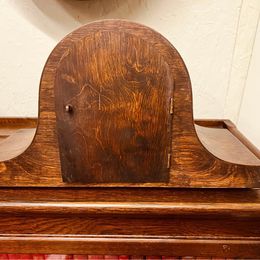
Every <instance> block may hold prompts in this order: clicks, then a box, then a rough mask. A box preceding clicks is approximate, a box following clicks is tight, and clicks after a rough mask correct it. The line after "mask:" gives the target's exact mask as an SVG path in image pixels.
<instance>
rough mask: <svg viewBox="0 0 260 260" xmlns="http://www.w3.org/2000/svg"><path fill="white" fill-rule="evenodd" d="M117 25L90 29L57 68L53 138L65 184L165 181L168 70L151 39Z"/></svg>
mask: <svg viewBox="0 0 260 260" xmlns="http://www.w3.org/2000/svg"><path fill="white" fill-rule="evenodd" d="M118 25H119V26H118V28H117V29H116V30H115V29H114V28H113V27H112V28H110V26H107V25H106V24H104V26H102V27H99V28H97V29H95V30H93V29H92V30H91V28H90V30H89V31H86V34H85V35H84V36H83V37H82V38H80V39H77V40H75V41H73V42H72V44H71V46H70V47H69V48H68V50H67V51H66V53H65V54H64V55H63V57H62V59H61V61H60V63H59V65H58V68H57V73H56V79H55V87H54V88H55V104H56V116H57V134H58V140H59V148H60V158H61V168H62V174H63V179H64V181H66V182H87V183H88V182H90V183H91V182H94V183H99V182H101V183H102V182H108V183H111V182H112V183H113V182H165V181H168V179H169V156H170V153H171V124H172V122H171V121H172V115H171V111H170V106H171V98H172V97H173V86H174V76H173V73H172V69H171V68H170V65H169V62H168V61H167V59H166V58H165V56H164V55H163V54H162V53H160V49H159V47H158V46H156V45H155V44H153V43H152V42H150V39H149V38H144V37H142V36H141V35H138V31H134V30H132V31H128V30H127V29H128V28H127V26H125V25H124V23H121V24H118Z"/></svg>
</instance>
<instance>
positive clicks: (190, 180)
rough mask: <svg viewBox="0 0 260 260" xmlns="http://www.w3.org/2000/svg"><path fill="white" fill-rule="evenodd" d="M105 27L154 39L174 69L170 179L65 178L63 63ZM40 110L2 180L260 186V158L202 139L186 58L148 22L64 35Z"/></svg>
mask: <svg viewBox="0 0 260 260" xmlns="http://www.w3.org/2000/svg"><path fill="white" fill-rule="evenodd" d="M102 31H109V32H114V31H123V32H124V33H126V34H130V35H134V36H135V37H137V38H138V39H140V41H142V42H149V46H153V48H154V49H155V50H156V52H157V55H158V56H159V57H161V58H162V59H163V60H164V61H165V63H166V64H167V68H168V69H169V70H168V72H167V74H165V73H164V75H170V78H172V79H173V80H174V91H173V100H174V102H173V106H174V107H173V111H174V113H173V115H172V125H171V129H172V132H171V133H172V134H171V139H172V141H171V149H172V157H171V167H170V169H169V180H168V182H167V181H157V182H149V181H148V182H145V183H134V181H132V182H131V181H130V182H128V183H126V182H111V183H107V184H106V183H97V182H95V183H91V184H84V183H83V182H81V183H80V184H79V183H77V184H67V183H64V182H63V180H62V172H61V162H60V156H59V146H58V138H57V131H56V119H57V118H56V114H55V111H56V109H55V94H54V87H55V84H56V80H57V73H58V68H59V64H60V62H61V61H62V59H63V58H64V55H65V56H66V55H68V53H69V50H70V49H71V48H72V46H74V45H75V43H76V42H82V41H85V40H84V39H86V38H87V37H90V38H91V37H92V36H93V34H95V33H97V32H102ZM91 35H92V36H91ZM144 46H145V44H144ZM156 64H157V63H156ZM156 64H154V65H156ZM157 65H158V64H157ZM158 69H163V68H158ZM105 71H106V70H105ZM205 73H206V72H205ZM102 79H103V78H102ZM157 80H158V82H161V81H160V80H159V79H157ZM77 91H78V90H77ZM166 96H167V95H166ZM166 96H165V97H166ZM64 105H65V104H64ZM166 106H167V105H166ZM39 110H40V111H39V122H38V127H37V131H36V136H35V138H34V140H33V143H32V144H31V145H30V147H29V148H28V149H27V150H26V151H25V152H24V153H22V154H21V155H20V156H18V157H16V158H14V159H11V160H7V161H4V162H1V167H0V171H1V178H0V185H1V186H53V187H57V186H75V185H78V186H79V185H84V186H86V187H87V186H97V185H98V186H103V187H104V186H114V187H116V186H129V187H130V186H143V187H160V186H163V187H215V188H216V187H259V179H260V167H259V165H260V164H254V165H242V164H239V163H234V162H233V163H231V162H228V161H225V160H224V159H222V158H217V157H216V156H214V155H213V154H212V153H211V152H210V151H208V150H207V149H206V148H205V147H204V146H203V145H202V143H201V141H200V139H199V138H198V136H197V133H196V130H195V127H194V123H193V114H192V98H191V83H190V78H189V75H188V72H187V69H186V67H185V64H184V62H183V61H182V59H181V57H180V55H179V54H178V52H177V51H176V50H175V49H174V47H173V46H172V45H171V44H170V43H169V42H168V41H167V40H166V39H165V38H163V37H162V36H161V35H160V34H158V33H156V32H155V31H153V30H151V29H150V28H147V27H145V26H142V25H139V24H135V23H131V22H126V21H118V20H107V21H100V22H96V23H92V24H89V25H86V26H83V27H81V28H80V29H78V30H76V31H75V32H73V33H71V34H69V35H68V36H67V37H65V38H64V39H63V40H62V41H61V42H60V43H59V44H58V45H57V47H56V48H55V49H54V50H53V52H52V53H51V55H50V57H49V59H48V61H47V63H46V66H45V68H44V71H43V74H42V79H41V85H40V108H39ZM147 134H148V133H147ZM147 137H148V136H147ZM120 176H121V175H120ZM153 180H154V179H153Z"/></svg>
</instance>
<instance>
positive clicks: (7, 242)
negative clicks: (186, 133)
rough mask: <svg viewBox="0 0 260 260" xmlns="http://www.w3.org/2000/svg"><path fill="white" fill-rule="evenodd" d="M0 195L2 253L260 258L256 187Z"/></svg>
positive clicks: (37, 191) (69, 190)
mask: <svg viewBox="0 0 260 260" xmlns="http://www.w3.org/2000/svg"><path fill="white" fill-rule="evenodd" d="M0 192H1V195H2V199H1V203H0V217H1V222H0V230H1V234H0V242H1V244H0V245H1V246H0V252H1V253H6V252H8V253H18V252H19V253H25V252H27V253H73V254H79V253H82V254H108V253H110V254H111V253H112V252H113V253H114V254H137V255H140V254H147V255H150V254H155V255H157V254H159V253H160V254H164V255H172V254H173V252H175V254H177V255H193V256H204V257H240V258H257V257H258V256H259V252H260V251H259V250H260V221H259V217H258V216H259V208H260V200H259V198H260V196H259V191H258V190H247V189H244V190H243V192H241V190H239V189H230V190H227V189H226V190H225V189H217V190H215V189H211V190H209V189H203V190H201V189H158V188H157V189H155V188H151V189H143V188H128V189H126V188H121V189H119V188H102V189H101V188H91V189H85V188H77V189H76V188H75V189H72V188H41V189H40V188H13V189H11V188H1V189H0ZM159 194H160V195H159ZM10 223H12V225H10ZM162 252H163V253H162Z"/></svg>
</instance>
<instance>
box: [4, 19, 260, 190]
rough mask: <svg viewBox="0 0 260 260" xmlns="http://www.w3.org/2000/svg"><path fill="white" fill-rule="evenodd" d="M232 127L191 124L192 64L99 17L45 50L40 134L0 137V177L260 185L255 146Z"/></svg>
mask: <svg viewBox="0 0 260 260" xmlns="http://www.w3.org/2000/svg"><path fill="white" fill-rule="evenodd" d="M191 47H192V45H191ZM205 73H207V72H206V71H205ZM228 129H231V130H230V131H229V130H228ZM232 129H233V130H232ZM232 131H233V132H234V131H235V128H234V127H233V126H232V125H228V124H227V123H225V124H224V123H223V121H222V126H219V125H218V124H216V125H215V126H213V127H205V125H204V126H202V125H195V124H194V119H193V111H192V94H191V82H190V77H189V74H188V71H187V69H186V67H185V64H184V62H183V60H182V58H181V56H180V54H179V53H178V52H177V51H176V49H175V48H174V47H173V46H172V44H171V43H170V42H169V41H168V40H166V39H165V38H164V37H163V36H162V35H161V34H159V33H157V32H155V31H154V30H152V29H151V28H148V27H146V26H144V25H140V24H137V23H133V22H129V21H122V20H103V21H97V22H94V23H91V24H87V25H84V26H82V27H81V28H79V29H77V30H75V31H74V32H72V33H70V34H69V35H67V36H66V37H65V38H64V39H63V40H62V41H60V42H59V43H58V45H57V46H56V47H55V48H54V50H53V51H52V53H51V54H50V56H49V58H48V60H47V62H46V65H45V67H44V70H43V73H42V78H41V83H40V96H39V119H38V126H37V129H36V134H35V136H34V139H33V141H32V142H31V144H28V145H27V146H25V145H24V143H22V144H21V143H19V144H18V141H17V139H18V136H17V135H16V136H14V137H12V138H13V139H12V140H14V141H15V143H16V145H14V146H12V147H11V146H9V144H10V142H11V140H10V141H9V142H8V141H6V142H5V143H2V151H4V152H2V154H1V145H0V186H33V187H34V186H47V187H65V186H67V187H68V186H70V187H80V186H81V187H94V186H99V187H199V188H203V187H207V188H209V187H214V188H217V187H240V188H242V187H247V188H249V187H260V160H259V151H258V150H257V149H255V150H254V151H255V152H254V154H253V153H251V152H250V149H248V146H246V145H243V144H242V143H241V142H240V140H241V138H236V137H235V136H234V135H232ZM33 133H34V131H31V130H29V131H23V132H21V133H20V134H21V135H26V136H27V139H26V140H29V139H30V138H32V137H30V138H29V136H31V135H32V134H33ZM16 138H17V139H16ZM26 144H27V141H26ZM8 147H11V148H10V149H9V148H8ZM24 147H25V148H24ZM26 148H27V149H26ZM8 149H9V150H11V152H10V151H9V153H6V152H5V151H6V150H8ZM25 149H26V150H25ZM3 153H4V154H3ZM1 158H2V159H1Z"/></svg>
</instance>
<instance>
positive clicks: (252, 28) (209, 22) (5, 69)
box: [0, 0, 260, 138]
mask: <svg viewBox="0 0 260 260" xmlns="http://www.w3.org/2000/svg"><path fill="white" fill-rule="evenodd" d="M259 4H260V1H259V0H88V1H77V0H0V31H1V38H0V49H1V52H0V116H36V115H37V110H38V85H39V80H40V75H41V71H42V68H43V66H44V63H45V61H46V59H47V57H48V55H49V53H50V52H51V50H52V49H53V47H54V46H55V45H56V43H57V42H58V41H59V40H61V38H63V37H64V36H65V35H66V34H67V33H69V32H71V31H72V30H74V29H76V28H77V27H79V26H81V25H83V24H85V23H87V22H90V21H93V20H97V19H104V18H124V19H128V20H133V21H136V22H140V23H143V24H145V25H148V26H150V27H152V28H154V29H155V30H157V31H159V32H160V33H161V34H163V35H164V36H165V37H166V38H168V39H169V40H170V41H171V42H172V43H173V45H174V46H175V47H176V48H177V49H178V50H179V52H180V53H181V55H182V56H183V58H184V61H185V62H186V65H187V67H188V70H189V72H190V76H191V79H192V83H193V96H194V112H195V117H196V118H224V117H229V118H231V119H233V120H234V121H235V122H238V120H239V111H240V107H241V104H242V97H243V93H244V92H245V87H246V86H247V84H246V82H247V81H246V80H247V75H248V70H249V65H250V61H251V56H252V50H253V47H254V39H255V35H256V29H257V24H258V19H259V10H260V5H259ZM257 91H259V90H257ZM259 95H260V94H259ZM241 122H242V121H241ZM241 124H243V123H241ZM258 135H259V134H258ZM253 138H255V137H253Z"/></svg>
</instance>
